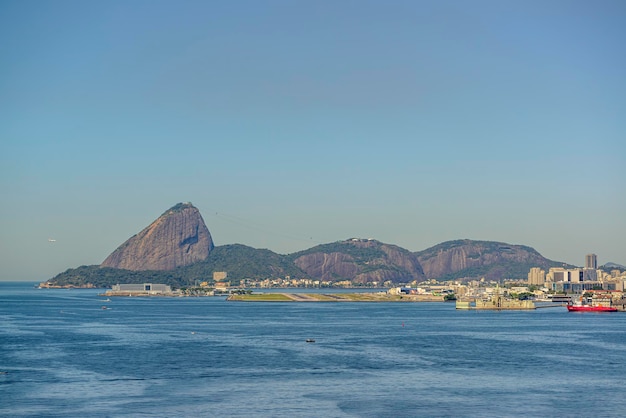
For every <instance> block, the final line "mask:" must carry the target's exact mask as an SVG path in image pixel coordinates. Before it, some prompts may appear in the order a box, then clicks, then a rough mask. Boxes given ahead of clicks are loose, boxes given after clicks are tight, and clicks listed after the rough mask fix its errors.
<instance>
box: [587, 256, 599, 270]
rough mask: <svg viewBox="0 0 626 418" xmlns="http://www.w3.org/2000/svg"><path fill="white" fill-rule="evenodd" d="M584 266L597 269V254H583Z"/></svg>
mask: <svg viewBox="0 0 626 418" xmlns="http://www.w3.org/2000/svg"><path fill="white" fill-rule="evenodd" d="M585 268H586V269H593V270H597V269H598V256H597V255H595V254H587V255H586V256H585Z"/></svg>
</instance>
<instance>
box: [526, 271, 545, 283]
mask: <svg viewBox="0 0 626 418" xmlns="http://www.w3.org/2000/svg"><path fill="white" fill-rule="evenodd" d="M545 282H546V272H545V270H542V269H541V268H539V267H533V268H531V269H530V271H529V272H528V284H535V285H542V284H544V283H545Z"/></svg>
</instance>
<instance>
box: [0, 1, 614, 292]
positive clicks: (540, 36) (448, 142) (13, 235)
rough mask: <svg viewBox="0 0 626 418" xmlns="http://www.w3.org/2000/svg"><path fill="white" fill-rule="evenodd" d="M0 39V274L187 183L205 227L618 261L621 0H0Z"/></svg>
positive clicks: (88, 246)
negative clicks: (460, 244)
mask: <svg viewBox="0 0 626 418" xmlns="http://www.w3.org/2000/svg"><path fill="white" fill-rule="evenodd" d="M0 39H1V42H0V199H1V202H2V203H1V205H0V280H37V281H43V280H46V279H48V278H50V277H52V276H54V275H56V274H57V273H59V272H61V271H64V270H65V269H67V268H73V267H78V266H80V265H89V264H99V263H101V262H102V261H103V260H104V259H105V258H106V257H107V255H108V254H109V253H111V252H112V251H113V250H114V249H115V248H116V247H117V246H118V245H120V244H121V243H122V242H124V241H125V240H126V239H128V238H129V237H130V236H132V235H133V234H135V233H137V232H139V231H140V230H141V229H143V228H144V227H146V226H147V225H148V224H150V222H152V221H153V220H154V219H156V218H157V217H158V216H159V215H160V214H161V213H163V212H164V211H165V210H167V209H168V208H169V207H171V206H173V205H174V204H176V203H178V202H186V201H190V202H192V203H193V204H194V205H195V206H196V207H198V209H200V211H201V213H202V215H203V217H204V220H205V222H206V224H207V226H208V228H209V230H210V231H211V234H212V236H213V240H214V241H215V244H216V245H224V244H231V243H241V244H246V245H249V246H252V247H256V248H269V249H271V250H273V251H276V252H278V253H282V254H286V253H291V252H295V251H299V250H303V249H306V248H309V247H311V246H313V245H316V244H319V243H328V242H333V241H337V240H342V239H346V238H350V237H362V238H375V239H378V240H380V241H383V242H386V243H391V244H397V245H399V246H402V247H404V248H406V249H409V250H411V251H419V250H423V249H426V248H428V247H431V246H433V245H436V244H438V243H441V242H443V241H447V240H452V239H461V238H469V239H477V240H493V241H502V242H507V243H510V244H523V245H528V246H531V247H533V248H535V249H536V250H538V251H539V252H540V253H541V254H542V255H544V256H545V257H547V258H550V259H553V260H558V261H563V262H567V263H572V264H575V265H582V264H584V257H585V254H587V253H591V252H593V253H596V254H597V255H598V262H599V264H603V263H606V262H609V261H612V262H617V263H620V264H626V2H625V1H623V0H615V1H610V0H598V1H587V0H584V1H576V0H563V1H562V0H547V1H546V0H519V1H506V0H473V1H465V0H457V1H445V0H444V1H441V0H437V1H419V0H409V1H393V0H392V1H389V0H380V1H367V0H358V1H357V0H354V1H350V0H331V1H325V0H310V1H304V0H303V1H293V0H284V1H274V0H267V1H262V0H253V1H237V0H228V1H205V0H202V1H158V0H149V1H140V0H131V1H127V0H124V1H116V0H107V1H82V0H77V1H64V0H54V1H44V0H37V1H34V0H16V1H11V0H0ZM49 238H52V239H55V240H56V241H55V242H49V241H48V239H49Z"/></svg>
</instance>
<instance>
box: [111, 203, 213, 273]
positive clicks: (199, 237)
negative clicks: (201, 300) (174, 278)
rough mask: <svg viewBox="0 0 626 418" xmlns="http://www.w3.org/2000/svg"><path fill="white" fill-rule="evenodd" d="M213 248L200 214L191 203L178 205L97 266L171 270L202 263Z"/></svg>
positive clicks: (209, 234)
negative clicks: (198, 262)
mask: <svg viewBox="0 0 626 418" xmlns="http://www.w3.org/2000/svg"><path fill="white" fill-rule="evenodd" d="M213 247H214V245H213V240H212V238H211V233H210V232H209V230H208V228H207V227H206V225H205V223H204V220H203V219H202V216H201V215H200V211H199V210H198V209H197V208H196V207H194V206H193V205H192V204H191V203H178V204H177V205H175V206H173V207H171V208H170V209H168V210H167V211H165V212H164V213H163V214H162V215H161V216H159V217H158V218H157V219H156V220H155V221H154V222H152V223H151V224H150V225H149V226H148V227H146V228H145V229H143V230H142V231H141V232H139V233H138V234H136V235H134V236H133V237H131V238H129V239H128V240H127V241H126V242H125V243H123V244H122V245H120V246H119V247H118V248H117V249H116V250H115V251H113V253H111V255H109V256H108V257H107V258H106V260H104V262H103V263H102V264H101V266H102V267H113V268H118V269H125V270H172V269H174V268H176V267H179V266H186V265H189V264H193V263H195V262H197V261H203V260H206V258H207V257H208V256H209V252H210V251H211V250H212V249H213Z"/></svg>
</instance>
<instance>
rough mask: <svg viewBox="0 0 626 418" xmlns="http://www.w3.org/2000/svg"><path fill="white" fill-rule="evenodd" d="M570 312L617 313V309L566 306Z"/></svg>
mask: <svg viewBox="0 0 626 418" xmlns="http://www.w3.org/2000/svg"><path fill="white" fill-rule="evenodd" d="M567 310H568V311H570V312H617V308H612V307H610V306H589V305H567Z"/></svg>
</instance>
